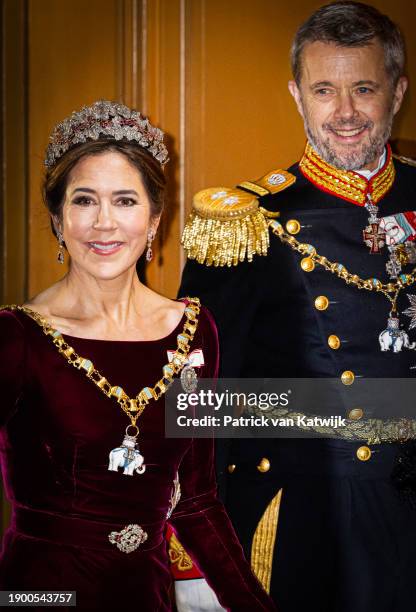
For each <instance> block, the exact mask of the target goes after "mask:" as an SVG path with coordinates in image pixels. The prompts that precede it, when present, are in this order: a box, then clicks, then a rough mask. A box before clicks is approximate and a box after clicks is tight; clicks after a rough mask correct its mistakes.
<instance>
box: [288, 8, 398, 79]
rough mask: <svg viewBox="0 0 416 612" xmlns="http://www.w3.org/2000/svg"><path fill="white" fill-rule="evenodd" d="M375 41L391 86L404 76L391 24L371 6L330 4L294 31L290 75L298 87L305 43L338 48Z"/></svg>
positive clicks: (395, 29)
mask: <svg viewBox="0 0 416 612" xmlns="http://www.w3.org/2000/svg"><path fill="white" fill-rule="evenodd" d="M374 40H378V41H379V43H380V44H381V46H382V48H383V50H384V60H385V67H386V71H387V74H388V76H389V79H390V81H391V83H392V85H393V86H395V85H396V84H397V81H398V80H399V78H400V77H401V76H402V75H403V73H404V64H405V45H404V40H403V36H402V34H401V32H400V30H399V28H398V27H397V25H396V24H395V23H393V22H392V21H391V19H390V18H389V17H387V15H383V14H382V13H380V11H378V10H377V9H376V8H374V7H373V6H369V5H368V4H363V3H362V2H334V3H332V4H327V5H325V6H322V7H321V8H320V9H318V10H317V11H315V13H313V14H312V15H311V16H310V17H309V19H308V20H307V21H305V23H304V24H303V25H301V27H300V28H299V30H298V31H297V33H296V35H295V38H294V41H293V45H292V50H291V61H292V72H293V76H294V78H295V81H296V83H297V84H298V85H299V83H300V79H301V72H302V50H303V47H304V46H305V45H306V44H307V43H313V42H317V41H319V42H324V43H335V44H336V45H338V46H339V47H364V46H367V45H370V44H371V43H372V42H373V41H374Z"/></svg>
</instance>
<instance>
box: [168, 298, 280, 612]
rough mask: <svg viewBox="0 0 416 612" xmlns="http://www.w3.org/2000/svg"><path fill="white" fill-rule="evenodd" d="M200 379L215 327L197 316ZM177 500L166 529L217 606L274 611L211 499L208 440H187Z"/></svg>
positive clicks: (212, 359)
mask: <svg viewBox="0 0 416 612" xmlns="http://www.w3.org/2000/svg"><path fill="white" fill-rule="evenodd" d="M201 323H202V326H203V330H202V331H203V346H204V353H205V354H206V367H205V369H204V374H203V375H204V377H206V378H215V377H216V372H217V368H218V340H217V334H216V329H215V324H214V322H213V319H212V317H211V316H210V315H209V313H207V311H206V310H204V312H203V320H202V321H201ZM179 482H180V484H181V492H182V494H181V499H180V501H179V503H178V505H177V506H176V508H175V511H174V512H173V514H172V516H171V518H170V523H171V524H172V525H173V527H174V528H175V530H176V531H177V534H178V538H179V540H180V542H181V544H183V546H184V547H185V549H186V551H187V552H188V553H189V554H190V555H191V557H193V559H194V560H195V561H196V563H197V565H198V567H199V569H200V570H201V571H202V572H203V574H204V576H205V578H206V580H207V582H208V583H209V584H210V586H211V587H212V588H213V590H214V591H215V593H216V595H217V597H218V599H219V601H220V603H221V605H222V606H223V607H224V608H227V609H228V610H230V611H231V612H257V611H259V612H260V611H264V610H275V609H276V608H275V606H274V604H273V602H272V601H271V599H270V598H269V596H268V595H267V593H266V592H265V591H264V590H263V588H262V586H261V585H260V583H259V582H258V581H257V579H256V577H255V576H254V574H253V573H252V571H251V569H250V565H249V564H248V562H247V561H246V559H245V557H244V553H243V549H242V548H241V545H240V543H239V541H238V539H237V536H236V535H235V532H234V529H233V526H232V524H231V521H230V519H229V518H228V516H227V514H226V512H225V509H224V507H223V505H222V503H221V502H220V500H219V499H218V498H217V484H216V478H215V466H214V441H213V439H207V438H203V439H196V438H195V439H193V440H192V442H191V445H190V448H189V449H188V451H187V452H186V454H185V456H184V458H183V459H182V462H181V464H180V468H179Z"/></svg>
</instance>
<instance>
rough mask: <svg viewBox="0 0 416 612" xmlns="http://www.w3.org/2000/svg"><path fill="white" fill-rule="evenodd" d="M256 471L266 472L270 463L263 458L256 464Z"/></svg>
mask: <svg viewBox="0 0 416 612" xmlns="http://www.w3.org/2000/svg"><path fill="white" fill-rule="evenodd" d="M257 469H258V471H259V472H263V473H264V472H268V471H269V470H270V461H269V460H268V459H266V457H263V459H262V460H261V461H260V463H259V464H258V466H257Z"/></svg>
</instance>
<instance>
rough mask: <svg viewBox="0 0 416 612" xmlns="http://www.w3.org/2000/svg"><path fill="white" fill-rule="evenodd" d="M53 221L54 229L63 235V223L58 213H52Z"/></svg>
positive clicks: (56, 232)
mask: <svg viewBox="0 0 416 612" xmlns="http://www.w3.org/2000/svg"><path fill="white" fill-rule="evenodd" d="M51 223H52V226H53V229H54V230H55V234H56V235H58V234H61V236H62V229H63V228H62V223H61V221H60V220H59V218H58V217H57V216H56V215H51Z"/></svg>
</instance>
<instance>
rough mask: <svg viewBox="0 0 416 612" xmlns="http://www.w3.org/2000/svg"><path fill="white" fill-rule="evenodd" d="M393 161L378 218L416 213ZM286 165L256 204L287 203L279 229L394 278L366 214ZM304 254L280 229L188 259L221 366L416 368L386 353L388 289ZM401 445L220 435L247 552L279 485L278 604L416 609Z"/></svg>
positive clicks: (284, 373)
mask: <svg viewBox="0 0 416 612" xmlns="http://www.w3.org/2000/svg"><path fill="white" fill-rule="evenodd" d="M394 165H395V170H396V176H395V179H394V183H393V185H392V187H391V189H390V190H389V191H388V192H387V193H386V194H385V195H384V197H382V199H381V200H380V202H379V203H378V205H379V216H380V217H384V216H387V215H391V214H396V213H399V212H403V211H408V210H409V211H412V210H415V209H416V168H414V167H411V166H410V165H406V164H404V163H402V162H400V161H398V160H395V161H394ZM289 172H290V173H292V174H293V175H295V176H296V182H295V183H294V184H293V185H291V186H290V187H288V188H287V189H286V190H284V191H282V192H280V193H277V194H275V195H266V196H264V197H262V198H261V199H260V203H261V205H262V206H264V207H265V208H266V209H268V210H273V211H279V212H280V217H279V219H278V220H279V222H280V223H281V224H282V225H283V226H284V227H285V226H286V224H287V222H289V221H291V222H292V224H291V225H290V224H289V226H288V227H292V228H293V227H294V228H296V230H297V229H299V231H298V233H297V234H296V238H297V240H299V241H300V242H302V243H309V244H312V245H313V246H314V247H315V248H316V251H317V252H318V253H319V254H320V255H324V256H325V257H327V258H328V259H329V260H330V261H332V262H340V263H341V264H343V265H344V266H345V267H346V268H347V269H348V270H349V271H350V272H352V273H354V274H357V275H359V276H360V277H361V278H364V279H367V278H371V277H376V278H379V279H381V280H382V281H383V282H388V276H387V274H386V271H385V265H386V261H387V248H384V249H383V250H382V253H381V254H370V253H369V250H368V248H367V247H366V246H365V245H364V244H363V238H362V231H363V229H364V227H365V226H366V225H367V219H368V212H367V210H366V209H365V208H364V207H363V206H357V205H355V204H353V203H351V202H348V201H346V200H344V199H342V198H340V197H337V195H334V194H333V193H327V192H324V191H323V190H322V189H319V188H318V187H317V186H315V185H314V184H313V183H312V182H311V181H310V180H308V179H307V178H306V177H305V176H304V175H303V174H302V173H301V172H300V170H299V166H298V164H296V165H294V166H293V167H292V168H290V169H289ZM294 221H295V222H298V225H297V224H296V223H293V222H294ZM301 260H302V255H300V254H299V253H298V252H296V251H295V250H293V249H292V248H291V247H290V246H289V245H287V244H282V242H281V241H280V240H279V238H278V237H277V236H274V235H271V237H270V247H269V251H268V254H267V256H255V257H254V259H253V261H252V262H248V261H244V262H241V263H239V264H238V265H237V266H233V267H208V266H206V265H204V264H199V263H196V262H195V261H191V260H188V262H187V264H186V267H185V270H184V274H183V279H182V284H181V288H180V294H181V295H188V294H189V295H198V296H199V297H200V298H201V301H202V303H203V304H204V305H206V306H207V307H208V308H209V309H210V310H211V311H212V313H213V315H214V317H215V319H216V322H217V325H218V328H219V337H220V349H221V355H222V356H221V374H222V376H223V377H249V378H256V377H259V378H261V377H275V378H276V377H304V378H307V377H335V378H336V377H341V376H342V374H343V373H344V372H349V373H352V375H353V376H354V377H355V378H356V379H358V378H360V377H374V378H383V377H391V378H393V377H411V376H416V371H412V370H411V367H412V366H414V365H415V364H416V351H414V350H408V349H403V350H402V351H401V352H398V353H397V354H394V353H393V352H392V351H387V352H382V351H381V350H380V346H379V340H378V337H379V334H380V332H381V331H382V330H383V329H384V328H385V327H386V321H387V317H388V313H389V310H390V304H389V302H388V300H387V299H386V297H385V296H384V295H382V294H381V293H378V292H375V291H371V292H370V291H366V290H358V289H357V288H356V287H354V286H352V285H349V284H346V283H345V282H344V280H342V279H341V278H338V277H337V276H336V275H334V274H331V273H329V272H328V271H325V270H324V269H323V268H322V267H320V266H316V267H315V269H314V270H312V271H310V272H306V271H304V269H302V267H301V265H300V263H301ZM412 289H413V287H410V288H409V289H407V290H404V291H401V293H400V295H399V299H398V309H399V311H402V310H403V309H405V308H407V307H408V305H409V304H408V300H407V297H406V293H412ZM413 292H414V290H413ZM402 319H405V320H403V321H402V322H403V323H408V322H409V321H408V320H406V317H403V316H402ZM409 335H410V336H411V335H412V332H410V334H409ZM330 336H331V337H335V338H336V340H337V341H336V342H335V343H332V345H333V347H334V348H331V346H330V344H328V338H329V337H330ZM351 408H352V406H351ZM364 412H365V410H364ZM345 416H347V418H348V416H349V414H348V412H347V414H346V415H345ZM364 416H365V415H364ZM351 418H353V417H352V415H351ZM399 446H400V445H399V443H391V444H388V443H382V444H376V445H371V446H370V445H368V444H366V443H364V444H363V441H357V442H352V441H347V440H344V439H309V440H307V439H305V440H300V439H286V440H284V439H260V440H244V439H235V440H233V441H232V442H229V443H228V444H227V442H226V441H220V442H219V444H218V456H217V464H218V475H219V481H220V484H221V491H222V494H223V496H224V501H225V504H226V507H227V510H228V512H229V514H230V516H231V519H232V521H233V523H234V526H235V528H236V530H237V533H238V534H239V536H240V538H241V542H242V544H243V546H244V548H245V551H246V554H247V556H248V557H250V554H251V546H252V540H253V534H254V532H255V530H256V527H257V525H258V523H259V521H260V519H261V517H262V515H263V513H264V512H265V509H266V508H267V506H268V504H269V503H270V502H271V500H272V499H273V498H274V497H275V495H276V494H277V492H278V491H279V490H280V489H282V496H281V502H280V508H279V516H278V523H277V533H276V540H275V544H274V555H273V567H272V576H271V587H270V592H271V594H272V596H273V597H274V598H275V601H276V603H277V605H278V607H279V610H280V611H281V612H303V611H305V612H393V611H394V612H407V611H409V612H410V611H413V610H415V609H416V511H415V510H414V509H412V508H411V507H410V506H409V505H407V504H405V503H403V502H402V501H401V500H400V499H399V497H398V495H397V491H396V489H395V487H394V486H393V484H392V481H391V472H392V469H393V465H394V461H395V458H396V455H397V453H398V450H399ZM262 460H263V462H262ZM227 466H229V469H227Z"/></svg>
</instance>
